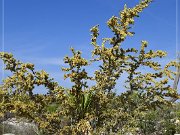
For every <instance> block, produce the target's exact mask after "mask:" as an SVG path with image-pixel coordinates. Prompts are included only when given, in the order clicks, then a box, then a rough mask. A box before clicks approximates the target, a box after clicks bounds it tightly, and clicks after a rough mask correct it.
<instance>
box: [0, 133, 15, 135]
mask: <svg viewBox="0 0 180 135" xmlns="http://www.w3.org/2000/svg"><path fill="white" fill-rule="evenodd" d="M2 135H15V134H11V133H7V134H2Z"/></svg>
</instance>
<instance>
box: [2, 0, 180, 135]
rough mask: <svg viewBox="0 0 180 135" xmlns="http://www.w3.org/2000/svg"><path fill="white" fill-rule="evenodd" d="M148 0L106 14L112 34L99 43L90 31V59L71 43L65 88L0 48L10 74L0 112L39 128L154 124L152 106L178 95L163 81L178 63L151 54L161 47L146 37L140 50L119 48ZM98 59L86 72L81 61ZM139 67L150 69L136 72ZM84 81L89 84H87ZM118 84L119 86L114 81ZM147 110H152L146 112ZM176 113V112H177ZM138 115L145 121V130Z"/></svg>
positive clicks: (64, 130)
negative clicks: (150, 47)
mask: <svg viewBox="0 0 180 135" xmlns="http://www.w3.org/2000/svg"><path fill="white" fill-rule="evenodd" d="M151 2H152V1H151V0H144V1H141V2H140V3H139V4H138V5H136V6H135V7H133V8H128V7H127V6H126V5H125V6H124V10H122V11H121V12H120V16H119V17H116V16H112V17H111V18H110V19H109V20H108V21H107V25H108V27H109V28H110V30H111V31H112V33H113V34H114V36H113V37H111V38H109V37H108V38H103V39H102V43H100V44H99V42H100V41H99V40H98V36H99V26H98V25H96V26H94V27H93V28H92V29H91V30H90V31H91V33H92V34H91V36H92V38H91V44H92V45H93V47H94V49H93V50H92V59H91V60H86V59H85V58H82V56H81V52H80V51H75V49H74V48H71V51H72V57H68V56H66V57H65V58H64V62H65V63H67V65H68V67H66V68H62V70H63V71H64V72H65V75H64V78H65V79H66V78H70V80H71V82H72V83H73V86H72V88H71V89H66V88H63V87H62V86H59V85H58V83H57V82H55V81H54V80H53V79H52V78H50V77H49V74H48V73H46V72H45V71H43V70H42V71H36V70H35V69H34V65H33V64H31V63H22V62H20V61H18V60H16V59H15V58H14V57H13V55H12V54H9V53H5V52H1V53H0V58H1V59H2V60H3V62H4V64H5V70H9V71H11V73H12V75H11V76H8V77H7V78H5V79H4V80H3V83H2V85H1V86H0V95H1V97H2V98H1V99H0V114H1V116H3V115H4V114H5V113H6V112H12V113H15V114H16V116H21V117H25V118H28V119H29V120H32V121H35V122H36V123H37V124H38V125H39V128H40V129H41V130H42V131H43V132H44V134H63V135H65V134H67V135H68V134H77V135H79V134H100V133H105V134H125V133H129V132H131V133H133V134H138V132H141V133H148V134H150V132H151V131H152V132H153V130H154V125H156V123H153V119H154V117H156V116H158V117H159V116H160V114H157V113H158V112H157V110H161V108H164V107H168V106H171V105H172V103H171V102H170V101H169V100H168V99H169V98H179V96H178V93H177V90H176V89H173V88H172V87H171V86H170V85H168V84H169V82H170V80H173V78H174V76H175V75H176V73H175V72H173V71H172V70H171V69H172V67H173V66H174V67H178V66H180V65H178V64H177V63H176V62H174V61H171V62H170V63H168V64H167V65H166V66H165V67H163V66H162V65H161V64H160V63H159V62H156V61H155V59H156V58H163V57H165V56H166V52H164V51H161V50H157V51H153V50H149V51H146V48H147V46H148V43H147V41H142V42H141V48H140V50H138V49H135V48H126V49H125V48H124V47H123V44H122V43H123V42H124V40H126V38H127V37H128V36H133V35H134V32H131V31H130V29H131V26H132V25H133V24H134V18H135V17H138V16H139V13H140V12H142V11H143V9H144V8H146V7H147V6H148V5H149V4H150V3H151ZM92 63H100V64H99V69H97V70H96V71H95V72H94V76H92V77H90V76H89V75H88V72H87V71H86V70H85V67H87V66H91V64H92ZM141 67H147V68H150V69H151V71H152V72H145V73H143V72H140V68H141ZM123 73H126V74H127V80H126V81H125V83H126V86H125V89H126V91H125V92H124V93H122V94H120V95H117V94H116V93H115V92H114V89H115V86H116V84H117V83H118V80H119V79H120V78H121V75H122V74H123ZM88 81H94V82H95V85H93V86H88V85H87V82H88ZM40 85H42V86H45V87H46V88H47V89H48V93H47V94H44V95H42V94H34V93H33V90H34V88H35V87H37V86H40ZM119 89H123V87H120V88H119ZM149 112H152V113H149ZM178 119H179V118H178ZM143 120H148V121H149V123H147V122H146V124H148V125H152V126H149V129H148V132H147V131H145V129H146V127H145V125H144V123H143Z"/></svg>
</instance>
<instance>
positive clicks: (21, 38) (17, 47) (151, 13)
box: [0, 0, 180, 87]
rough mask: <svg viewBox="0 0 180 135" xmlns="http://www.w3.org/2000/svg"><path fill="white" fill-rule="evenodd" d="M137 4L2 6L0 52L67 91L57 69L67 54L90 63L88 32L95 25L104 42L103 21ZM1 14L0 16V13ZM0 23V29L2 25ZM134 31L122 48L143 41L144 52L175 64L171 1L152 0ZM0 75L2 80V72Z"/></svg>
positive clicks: (28, 0) (99, 1)
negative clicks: (41, 72)
mask: <svg viewBox="0 0 180 135" xmlns="http://www.w3.org/2000/svg"><path fill="white" fill-rule="evenodd" d="M138 2H139V0H133V1H132V0H113V1H112V0H86V1H85V0H76V1H75V0H53V1H52V0H4V5H5V7H4V9H5V11H4V13H5V14H4V16H5V18H4V24H5V25H4V31H5V33H4V37H5V39H4V49H5V50H4V51H6V52H11V53H13V54H14V56H15V57H16V58H17V59H20V60H22V61H24V62H31V63H34V64H35V65H36V69H37V70H41V69H44V70H45V71H47V72H48V73H49V74H50V75H51V77H54V78H55V80H57V81H58V82H59V84H60V85H62V86H65V87H69V86H70V83H69V81H68V80H66V81H64V80H63V72H62V71H61V69H60V67H61V66H63V65H64V64H63V57H64V56H65V55H70V51H69V48H70V47H71V46H73V47H74V48H75V49H77V50H81V51H82V52H84V53H83V56H84V57H85V58H90V56H91V53H90V51H91V49H92V46H91V45H90V38H91V37H90V32H89V29H90V28H91V27H92V26H94V25H96V24H99V25H100V37H101V38H102V37H109V36H110V35H111V32H110V30H109V29H108V27H107V26H106V21H107V20H108V19H109V18H110V17H111V16H113V15H116V16H118V13H119V11H120V10H122V9H123V6H124V4H125V3H126V4H127V6H128V7H132V6H134V5H136V4H137V3H138ZM0 4H1V5H0V7H2V0H1V3H0ZM179 4H180V2H179ZM178 10H179V9H178ZM0 12H1V16H2V11H0ZM179 13H180V12H179ZM1 19H2V17H1ZM0 22H1V25H2V21H0ZM178 22H180V21H178ZM0 30H1V29H0ZM133 31H134V32H135V33H136V34H135V36H134V37H132V38H128V39H127V41H125V42H124V44H123V45H124V46H126V47H135V48H139V46H140V42H141V40H147V41H148V42H149V49H155V50H159V49H160V50H165V51H167V52H168V56H167V58H166V59H165V60H163V61H164V62H167V61H168V60H171V59H174V58H175V52H176V0H154V2H153V3H152V4H151V5H150V6H149V7H148V8H146V9H145V10H144V12H143V13H141V14H140V18H136V21H135V25H134V26H133ZM1 32H2V30H1ZM0 40H1V41H2V38H1V39H0ZM1 43H2V42H1ZM178 43H179V41H178ZM179 48H180V47H179ZM0 49H1V50H2V47H1V48H0ZM0 66H2V63H1V65H0ZM90 72H92V70H90ZM0 74H1V75H2V71H1V72H0ZM0 78H1V76H0Z"/></svg>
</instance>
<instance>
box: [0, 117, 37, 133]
mask: <svg viewBox="0 0 180 135" xmlns="http://www.w3.org/2000/svg"><path fill="white" fill-rule="evenodd" d="M0 134H3V135H37V134H38V127H37V126H36V124H34V123H32V122H28V121H27V120H25V119H16V118H9V119H7V120H5V121H3V122H1V123H0Z"/></svg>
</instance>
